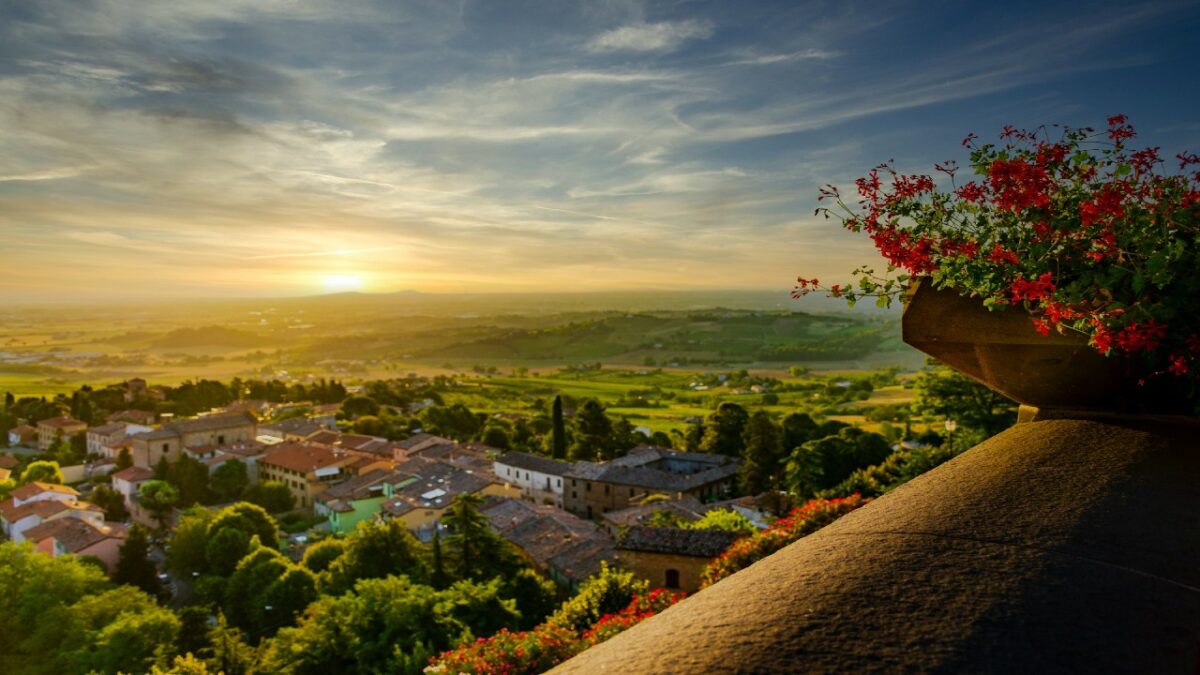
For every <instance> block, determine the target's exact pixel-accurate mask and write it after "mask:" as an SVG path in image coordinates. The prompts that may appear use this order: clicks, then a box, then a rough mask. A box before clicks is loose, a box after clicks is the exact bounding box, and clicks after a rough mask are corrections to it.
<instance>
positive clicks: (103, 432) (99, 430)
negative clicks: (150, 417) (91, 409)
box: [88, 422, 128, 436]
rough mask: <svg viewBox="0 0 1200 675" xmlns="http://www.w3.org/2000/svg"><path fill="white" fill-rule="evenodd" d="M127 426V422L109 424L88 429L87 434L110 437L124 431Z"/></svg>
mask: <svg viewBox="0 0 1200 675" xmlns="http://www.w3.org/2000/svg"><path fill="white" fill-rule="evenodd" d="M127 424H128V423H127V422H109V423H108V424H102V425H100V426H98V427H92V428H90V429H88V433H89V434H97V435H99V436H111V435H113V434H117V433H120V432H122V431H125V427H126V426H127Z"/></svg>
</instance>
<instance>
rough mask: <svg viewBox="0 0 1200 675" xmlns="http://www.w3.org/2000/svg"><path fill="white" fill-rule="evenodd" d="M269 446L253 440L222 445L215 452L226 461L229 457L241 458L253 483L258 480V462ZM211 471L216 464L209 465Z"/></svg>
mask: <svg viewBox="0 0 1200 675" xmlns="http://www.w3.org/2000/svg"><path fill="white" fill-rule="evenodd" d="M271 447H272V446H270V445H266V444H264V443H259V442H258V441H257V440H254V441H244V442H239V443H230V444H228V445H222V446H221V447H219V448H217V452H218V453H219V454H220V456H221V457H224V458H225V460H226V461H228V460H230V459H238V460H241V461H242V463H244V464H245V465H246V477H247V478H249V479H250V483H252V484H253V483H257V482H258V462H259V460H261V459H262V458H263V457H265V456H266V455H267V452H269V451H270V449H271ZM222 463H223V462H222ZM213 471H216V466H210V467H209V473H211V472H213Z"/></svg>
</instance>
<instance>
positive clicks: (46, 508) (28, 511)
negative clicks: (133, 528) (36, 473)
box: [0, 498, 104, 523]
mask: <svg viewBox="0 0 1200 675" xmlns="http://www.w3.org/2000/svg"><path fill="white" fill-rule="evenodd" d="M63 511H91V512H97V511H98V512H101V513H103V512H104V509H101V508H100V507H99V506H96V505H95V504H92V503H90V502H80V501H76V500H74V499H72V500H69V501H59V500H57V499H39V500H37V501H36V502H26V503H25V504H22V505H21V506H15V505H14V503H13V500H12V499H11V498H9V499H5V500H4V501H2V502H0V515H3V516H4V519H5V520H7V521H8V522H10V523H15V522H16V521H18V520H21V519H22V518H25V517H26V516H29V515H36V516H37V517H39V518H41V519H43V520H45V519H46V518H49V517H50V516H53V515H55V514H57V513H61V512H63Z"/></svg>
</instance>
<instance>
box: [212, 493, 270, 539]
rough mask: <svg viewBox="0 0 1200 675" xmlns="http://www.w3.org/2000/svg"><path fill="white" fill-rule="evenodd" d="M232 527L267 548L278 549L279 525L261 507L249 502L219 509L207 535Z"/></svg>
mask: <svg viewBox="0 0 1200 675" xmlns="http://www.w3.org/2000/svg"><path fill="white" fill-rule="evenodd" d="M228 527H232V528H234V529H238V530H241V531H242V532H245V533H246V535H247V536H248V537H258V540H259V542H261V543H262V545H263V546H266V547H268V548H279V537H278V532H279V525H278V524H277V523H276V522H275V519H274V518H272V517H271V516H270V514H268V513H267V512H266V511H265V510H264V509H263V508H262V507H261V506H258V505H257V504H252V503H249V502H238V503H236V504H230V505H229V506H226V507H225V508H223V509H221V510H220V511H218V512H217V513H216V515H215V516H214V517H213V520H212V523H210V524H209V528H208V535H209V537H210V538H212V537H213V536H214V535H215V534H216V533H217V532H220V531H221V530H223V529H225V528H228Z"/></svg>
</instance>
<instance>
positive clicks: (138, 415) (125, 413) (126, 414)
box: [104, 410, 154, 422]
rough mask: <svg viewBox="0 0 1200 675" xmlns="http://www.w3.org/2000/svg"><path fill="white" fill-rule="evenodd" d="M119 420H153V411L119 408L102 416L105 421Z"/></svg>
mask: <svg viewBox="0 0 1200 675" xmlns="http://www.w3.org/2000/svg"><path fill="white" fill-rule="evenodd" d="M119 420H131V421H134V422H145V421H153V420H154V413H152V412H150V411H148V410H119V411H117V412H115V413H113V414H111V415H108V416H106V417H105V418H104V421H106V422H116V421H119Z"/></svg>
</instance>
